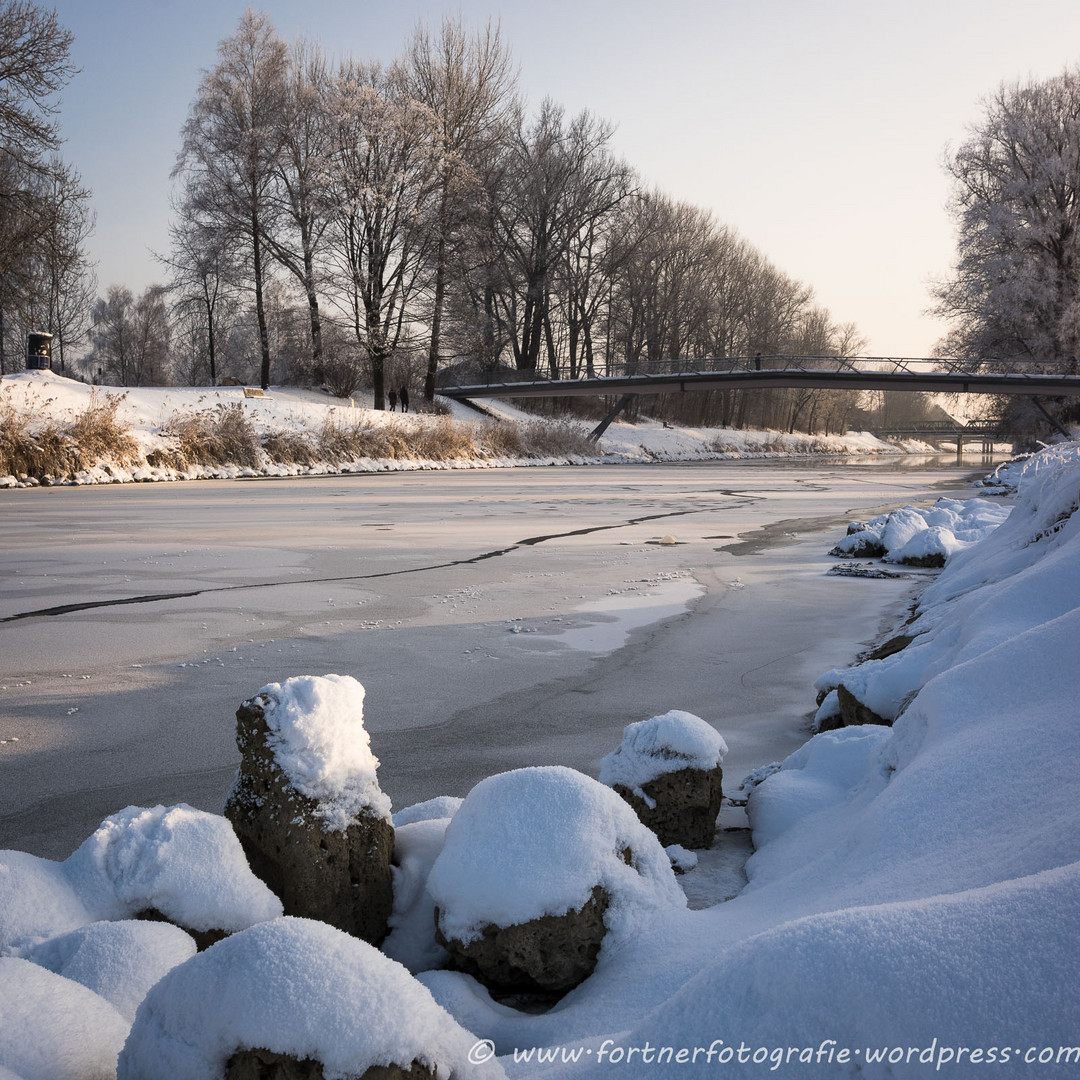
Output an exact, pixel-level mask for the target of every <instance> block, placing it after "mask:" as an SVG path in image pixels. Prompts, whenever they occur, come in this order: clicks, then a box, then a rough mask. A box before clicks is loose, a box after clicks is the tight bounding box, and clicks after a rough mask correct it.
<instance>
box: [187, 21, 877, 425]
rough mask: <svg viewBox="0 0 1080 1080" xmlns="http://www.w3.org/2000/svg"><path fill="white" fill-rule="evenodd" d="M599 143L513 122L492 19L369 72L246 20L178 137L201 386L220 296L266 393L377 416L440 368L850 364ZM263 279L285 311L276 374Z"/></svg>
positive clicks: (765, 276) (776, 281) (752, 265)
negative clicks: (297, 336) (250, 324)
mask: <svg viewBox="0 0 1080 1080" xmlns="http://www.w3.org/2000/svg"><path fill="white" fill-rule="evenodd" d="M611 140H612V128H611V126H610V125H609V124H608V123H606V122H605V121H603V120H600V119H598V118H596V117H594V116H593V115H592V114H590V113H589V112H587V111H585V112H581V113H579V114H577V115H574V116H571V115H568V114H567V112H566V110H565V109H563V107H562V106H560V105H558V104H557V103H555V102H553V101H551V100H545V101H544V102H542V103H541V104H540V106H539V108H538V110H536V112H535V114H530V113H529V112H527V110H526V109H525V107H524V106H523V104H522V103H521V101H520V99H519V96H518V94H517V90H516V83H515V77H514V72H513V67H512V63H511V59H510V55H509V51H508V49H507V48H506V46H505V44H504V42H503V41H502V39H501V37H500V34H499V31H498V29H497V28H496V27H493V26H492V25H490V24H489V25H488V26H487V27H485V28H483V29H482V30H480V31H478V32H475V33H468V32H467V31H466V30H465V29H464V28H463V27H462V25H461V23H460V22H459V21H457V20H455V19H450V20H447V21H445V22H444V23H443V25H442V26H441V28H440V30H439V32H438V33H431V32H430V31H428V30H427V29H426V28H423V27H421V28H420V29H418V30H417V31H416V32H415V33H414V35H413V37H412V39H411V40H410V42H409V43H408V45H407V47H406V49H405V51H404V53H403V55H402V56H401V57H400V58H399V59H398V60H396V61H395V62H394V63H392V64H389V65H386V66H383V65H380V64H375V63H366V62H361V61H358V60H355V59H351V58H345V59H342V60H340V61H338V62H337V63H331V62H330V61H329V60H328V59H327V57H326V56H325V54H324V53H323V51H322V49H321V48H320V47H319V46H318V45H317V44H313V43H310V42H299V43H297V44H296V45H295V46H293V47H292V48H291V49H290V48H289V47H287V46H286V45H285V43H284V42H282V41H281V40H280V39H279V37H278V36H277V34H276V32H275V30H274V28H273V26H272V25H271V24H270V22H269V20H268V19H267V18H266V17H265V16H264V15H259V14H256V13H253V12H248V13H247V14H246V15H245V16H244V18H243V19H242V20H241V22H240V25H239V27H238V29H237V31H236V33H235V34H234V35H233V36H232V37H230V38H229V39H227V40H226V41H224V42H222V44H221V46H220V48H219V54H218V62H217V64H216V65H215V66H214V67H213V68H212V69H211V70H210V71H209V72H208V73H207V74H206V76H205V77H204V79H203V81H202V84H201V85H200V87H199V89H198V92H197V94H196V96H195V99H194V101H193V102H192V105H191V109H190V112H189V117H188V120H187V122H186V124H185V126H184V131H183V145H182V150H181V153H180V155H179V158H178V162H177V167H176V177H177V179H178V181H179V185H178V195H177V199H176V206H175V210H176V214H175V225H174V229H173V247H172V251H171V253H170V255H169V258H168V262H169V266H170V269H171V277H172V281H171V294H172V295H173V296H174V297H175V300H176V302H177V304H178V305H179V306H180V308H181V309H182V310H184V311H185V312H186V313H187V317H189V318H190V320H191V324H192V325H194V324H196V323H201V325H202V329H203V332H202V338H201V340H202V341H203V342H204V349H203V351H204V354H205V367H206V369H207V372H208V374H209V375H210V377H211V378H214V377H216V376H217V375H219V374H220V372H221V370H222V364H221V359H222V358H221V348H222V341H223V322H224V320H226V319H228V318H233V317H234V313H235V311H236V309H237V301H236V298H237V297H240V298H243V302H242V304H241V305H240V306H242V307H243V308H244V310H245V311H246V312H248V313H249V314H250V316H251V317H253V319H254V327H255V336H256V338H257V343H258V359H259V364H258V368H259V372H258V373H259V377H260V378H261V380H262V382H263V383H264V384H268V383H269V381H270V379H271V377H272V376H273V377H275V378H277V379H283V378H290V377H298V378H303V377H312V378H315V379H318V380H321V381H327V382H330V383H332V384H333V385H335V386H337V387H338V388H340V389H343V390H348V389H350V388H351V386H352V385H355V384H356V382H357V381H359V380H361V379H370V382H371V385H372V386H373V388H374V393H375V401H376V404H377V405H379V406H381V405H382V402H383V394H384V388H385V387H386V386H387V385H389V384H390V383H391V382H393V383H394V384H395V385H396V383H397V380H398V377H399V376H398V370H400V369H405V370H406V372H408V373H410V374H411V375H412V376H413V377H415V378H416V379H417V380H419V379H421V378H422V379H423V382H424V391H425V394H426V396H428V397H429V398H430V397H431V396H432V395H433V394H434V391H435V387H436V381H437V375H438V370H439V368H440V366H442V365H445V364H447V363H454V364H458V365H462V366H465V365H471V366H472V367H473V368H477V369H485V368H486V369H489V370H491V369H494V368H496V367H499V366H505V367H512V368H514V369H516V370H518V371H521V372H523V373H526V374H531V373H534V372H541V373H548V374H551V375H553V376H571V377H573V376H576V375H577V374H579V373H584V374H590V373H593V372H602V371H604V370H607V368H608V366H609V365H611V364H613V363H615V362H618V363H620V364H622V365H629V366H630V368H631V369H633V367H634V366H635V365H639V364H641V363H644V362H648V361H655V360H661V359H669V358H671V359H674V358H679V357H687V356H702V355H732V354H739V353H747V352H753V351H762V352H766V353H777V352H799V353H832V352H837V351H850V350H851V349H852V348H853V347H855V346H857V344H858V335H857V333H856V332H855V330H854V328H853V327H851V326H845V327H837V326H835V325H834V324H833V322H832V320H831V319H830V317H829V315H828V313H827V312H826V311H824V310H823V309H821V308H820V307H817V306H815V305H814V303H813V296H812V292H811V290H810V289H809V288H808V287H806V286H805V285H803V284H801V283H799V282H796V281H794V280H792V279H791V278H789V277H788V276H786V275H785V274H783V273H782V272H781V271H779V270H778V269H777V268H776V267H774V266H773V265H772V264H771V263H770V262H769V261H768V260H767V259H766V258H765V257H764V256H763V255H762V254H761V253H760V252H759V251H757V250H756V249H754V248H753V247H752V246H751V245H750V244H748V243H747V242H746V241H745V240H743V239H741V238H740V237H739V236H738V235H737V234H736V233H735V232H734V231H733V230H732V229H730V228H728V227H727V226H724V225H722V224H721V223H719V222H718V221H717V220H716V219H715V218H714V217H713V216H712V215H710V214H709V213H707V212H705V211H703V210H701V209H699V208H697V207H694V206H690V205H688V204H685V203H678V202H676V201H674V200H672V199H670V198H668V197H667V196H665V195H664V194H662V193H659V192H656V191H650V190H647V189H646V188H645V186H644V185H643V183H642V182H641V180H640V178H639V177H638V176H637V175H636V174H635V173H634V171H633V170H632V168H631V167H630V166H629V165H628V164H627V163H626V162H624V161H622V160H620V159H619V158H618V157H617V156H616V155H615V154H614V153H613V151H612V149H611ZM274 285H276V286H277V287H278V288H279V289H283V290H284V291H285V294H286V295H292V296H293V298H294V305H298V306H299V307H301V308H302V309H303V312H304V318H305V322H306V328H307V347H306V349H305V350H303V352H302V353H301V354H300V355H299V356H294V357H292V358H291V360H290V358H283V357H282V356H281V355H280V354H275V350H274V347H273V341H272V338H273V333H272V329H273V328H272V325H271V320H270V318H269V316H268V295H269V291H270V290H271V288H272V287H273V286H274ZM194 340H195V339H194V338H192V337H191V336H190V335H189V334H185V341H187V342H192V341H194ZM283 360H284V361H285V362H283ZM289 362H291V364H292V369H291V370H290V369H289V368H288V366H287V365H288V363H289ZM391 365H396V370H391ZM189 366H190V365H189Z"/></svg>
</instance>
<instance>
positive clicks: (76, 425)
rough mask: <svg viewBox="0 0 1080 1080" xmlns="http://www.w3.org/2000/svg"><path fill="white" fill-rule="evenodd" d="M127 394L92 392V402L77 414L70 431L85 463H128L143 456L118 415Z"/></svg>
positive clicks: (80, 458)
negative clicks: (101, 396)
mask: <svg viewBox="0 0 1080 1080" xmlns="http://www.w3.org/2000/svg"><path fill="white" fill-rule="evenodd" d="M123 400H124V396H123V395H119V396H117V395H116V394H106V395H105V396H104V398H100V397H98V395H97V393H96V391H91V393H90V403H89V404H88V405H87V406H86V408H85V409H84V410H83V411H82V412H81V413H79V415H78V416H76V417H75V420H74V421H73V422H72V424H71V426H70V427H69V428H68V431H67V434H68V435H69V436H70V437H71V438H72V439H74V440H75V445H76V447H77V453H78V456H79V460H80V461H81V462H82V463H83V465H84V467H85V466H88V465H95V464H97V463H98V462H99V461H111V462H116V463H117V464H118V465H126V464H128V463H129V462H132V461H136V460H138V458H139V444H138V443H137V442H136V441H135V440H134V439H133V438H132V437H131V435H130V434H129V433H128V430H127V428H126V427H123V426H122V425H121V424H120V421H119V420H117V418H116V413H117V410H118V409H119V408H120V403H121V402H122V401H123Z"/></svg>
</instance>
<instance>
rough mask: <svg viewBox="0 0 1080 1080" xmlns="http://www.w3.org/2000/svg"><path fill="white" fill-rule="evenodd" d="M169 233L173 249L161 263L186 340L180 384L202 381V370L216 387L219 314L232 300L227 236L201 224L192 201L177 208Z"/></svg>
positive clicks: (234, 274)
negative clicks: (183, 374)
mask: <svg viewBox="0 0 1080 1080" xmlns="http://www.w3.org/2000/svg"><path fill="white" fill-rule="evenodd" d="M169 235H170V237H171V239H172V249H171V251H170V253H169V255H167V256H162V257H161V258H160V261H161V262H162V263H163V264H164V265H165V266H166V267H168V270H169V277H170V281H169V292H170V294H171V295H172V296H173V298H174V299H173V305H174V308H175V309H176V310H177V313H178V314H179V315H180V317H181V323H182V325H183V327H184V332H185V334H186V339H187V341H188V348H187V350H186V355H187V356H188V361H187V362H186V363H185V365H184V370H185V373H186V377H185V380H184V381H187V382H193V381H196V379H198V378H201V377H202V372H203V369H204V368H205V376H206V377H207V378H208V379H209V381H210V384H211V385H213V386H216V385H217V381H218V375H219V370H218V368H219V364H218V351H219V347H220V345H219V343H220V340H221V337H222V329H223V328H222V313H223V311H224V310H225V309H226V308H227V307H228V306H229V302H230V301H233V300H234V299H235V295H236V288H235V285H234V282H235V280H236V278H237V267H236V265H235V261H234V259H233V258H232V255H231V252H230V249H229V246H228V244H227V237H226V236H225V235H223V234H222V232H221V231H220V230H218V229H215V228H214V227H213V224H212V223H211V224H208V223H206V222H205V221H203V220H201V219H200V218H199V216H198V215H197V213H196V212H195V210H194V208H193V207H192V206H191V205H190V202H182V203H181V204H180V206H179V208H178V210H177V213H176V214H175V216H174V219H173V224H172V225H171V227H170V229H169ZM197 328H198V331H197ZM193 358H198V359H193Z"/></svg>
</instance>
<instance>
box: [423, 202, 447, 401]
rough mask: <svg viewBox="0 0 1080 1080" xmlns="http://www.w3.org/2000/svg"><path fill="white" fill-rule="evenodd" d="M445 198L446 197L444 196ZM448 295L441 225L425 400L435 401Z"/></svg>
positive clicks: (444, 239)
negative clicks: (443, 314)
mask: <svg viewBox="0 0 1080 1080" xmlns="http://www.w3.org/2000/svg"><path fill="white" fill-rule="evenodd" d="M444 198H445V196H444ZM445 295H446V229H445V228H444V226H443V223H442V221H441V220H440V223H439V246H438V252H437V254H436V256H435V296H434V298H433V302H432V309H431V341H430V343H429V344H428V358H427V372H426V373H425V375H424V400H425V401H434V400H435V373H436V372H437V371H438V369H439V344H440V339H441V337H442V309H443V298H444V297H445Z"/></svg>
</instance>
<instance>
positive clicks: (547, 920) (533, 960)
mask: <svg viewBox="0 0 1080 1080" xmlns="http://www.w3.org/2000/svg"><path fill="white" fill-rule="evenodd" d="M609 903H610V899H609V897H608V895H607V893H606V892H605V891H604V890H603V889H601V888H600V887H599V886H596V887H594V888H593V891H592V895H591V896H590V897H589V899H588V900H587V901H586V902H585V904H584V905H583V906H582V907H581V908H580V909H579V910H577V911H567V912H565V913H564V914H562V915H541V916H540V917H539V918H536V919H529V920H528V921H527V922H523V923H518V924H516V925H513V926H494V925H492V924H488V925H487V926H485V927H484V928H483V930H482V931H481V934H480V936H479V937H478V938H474V939H473V940H471V941H469V942H467V943H465V942H462V941H459V940H457V939H455V938H447V937H445V936H444V935H443V933H442V931H441V930H440V929H438V920H439V913H438V910H437V909H436V913H435V921H436V931H435V936H436V938H437V940H438V942H439V944H440V945H442V947H443V948H444V949H446V951H447V952H448V953H449V954H450V957H451V960H452V961H453V964H454V967H456V968H457V969H458V970H460V971H464V972H467V973H468V974H470V975H473V976H475V977H476V978H477V979H479V980H480V982H482V983H483V984H484V985H485V986H487V987H488V988H489V989H491V990H494V991H495V992H497V993H500V992H501V993H541V994H564V993H566V992H567V991H568V990H572V989H573V988H574V987H575V986H577V985H578V983H580V982H583V981H584V980H585V979H586V978H588V976H589V975H591V974H592V971H593V968H595V967H596V958H597V957H598V956H599V955H600V946H601V945H602V944H603V942H604V935H605V934H606V933H607V927H606V926H605V925H604V912H605V911H607V908H608V904H609Z"/></svg>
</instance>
